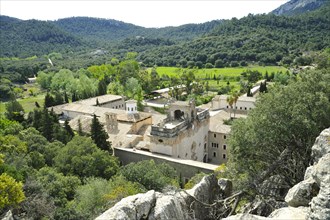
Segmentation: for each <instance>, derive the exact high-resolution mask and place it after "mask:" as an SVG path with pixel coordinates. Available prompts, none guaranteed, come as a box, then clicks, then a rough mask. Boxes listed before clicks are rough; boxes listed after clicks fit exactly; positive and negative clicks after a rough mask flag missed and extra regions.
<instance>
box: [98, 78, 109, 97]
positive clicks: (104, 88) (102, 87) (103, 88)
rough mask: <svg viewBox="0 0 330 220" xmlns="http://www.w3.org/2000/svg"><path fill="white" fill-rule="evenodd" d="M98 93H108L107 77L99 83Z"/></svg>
mask: <svg viewBox="0 0 330 220" xmlns="http://www.w3.org/2000/svg"><path fill="white" fill-rule="evenodd" d="M98 93H99V95H105V94H107V83H106V81H105V79H101V80H100V81H99V84H98Z"/></svg>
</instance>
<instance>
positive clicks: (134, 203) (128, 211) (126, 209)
mask: <svg viewBox="0 0 330 220" xmlns="http://www.w3.org/2000/svg"><path fill="white" fill-rule="evenodd" d="M155 202H156V195H155V191H154V190H151V191H148V192H147V193H144V194H142V193H140V194H137V195H134V196H128V197H126V198H124V199H122V200H121V201H120V202H118V203H117V204H116V205H115V206H114V207H112V208H111V209H109V210H107V211H106V212H104V213H103V214H102V215H100V216H99V217H97V218H96V220H110V219H113V220H130V219H141V218H146V217H147V216H148V215H149V211H150V209H151V207H153V206H154V205H155Z"/></svg>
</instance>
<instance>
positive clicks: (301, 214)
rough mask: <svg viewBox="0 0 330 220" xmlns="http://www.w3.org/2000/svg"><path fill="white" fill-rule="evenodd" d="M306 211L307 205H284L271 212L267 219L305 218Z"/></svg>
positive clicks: (302, 219)
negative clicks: (295, 206) (296, 206)
mask: <svg viewBox="0 0 330 220" xmlns="http://www.w3.org/2000/svg"><path fill="white" fill-rule="evenodd" d="M307 212H308V208H307V207H298V208H294V207H284V208H280V209H277V210H275V211H274V212H272V214H270V215H269V216H268V218H267V219H290V220H304V219H306V214H307Z"/></svg>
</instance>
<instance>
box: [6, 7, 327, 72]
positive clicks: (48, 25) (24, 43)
mask: <svg viewBox="0 0 330 220" xmlns="http://www.w3.org/2000/svg"><path fill="white" fill-rule="evenodd" d="M329 11H330V6H329V4H325V5H324V6H323V7H321V8H320V9H318V10H316V11H312V12H308V13H304V14H303V15H295V16H290V17H285V16H276V15H273V14H262V15H248V16H246V17H244V18H242V19H235V18H233V19H231V20H218V21H211V22H207V23H203V24H187V25H182V26H179V27H165V28H158V29H157V28H143V27H139V26H135V25H132V24H127V23H124V22H119V21H115V20H106V19H96V18H86V17H76V18H67V19H60V20H57V21H48V22H46V21H36V20H28V21H22V20H18V19H14V18H10V17H6V16H1V18H0V22H1V32H0V33H1V36H0V37H1V42H0V46H1V48H2V49H1V54H0V56H1V57H20V58H26V57H31V56H34V55H37V56H38V57H40V56H42V55H48V54H50V53H51V52H59V53H62V54H63V56H66V55H69V56H70V57H73V56H74V57H75V58H78V59H77V60H76V61H74V62H80V63H81V62H82V63H84V62H88V61H87V60H88V59H90V57H91V56H93V55H97V56H98V59H102V58H100V57H102V56H104V55H106V56H108V57H109V56H114V57H117V58H118V59H121V58H123V57H124V56H125V54H126V53H127V52H132V51H135V52H139V55H138V57H137V58H138V61H140V62H143V64H144V65H145V66H154V65H158V66H183V67H186V66H191V67H198V68H202V67H204V66H205V65H206V64H208V66H209V67H212V66H215V67H222V66H237V65H246V63H258V64H260V65H269V64H271V65H280V64H281V65H290V64H293V63H294V62H295V59H296V58H297V57H304V55H306V54H308V53H309V52H311V51H319V50H322V49H325V48H327V47H329V42H330V39H329V35H328V34H327V33H328V32H329V25H328V24H329V22H330V18H329V14H330V13H329ZM14 45H15V46H14ZM99 50H101V51H102V52H101V53H97V51H99ZM71 63H72V62H71ZM307 63H308V62H307ZM65 68H69V66H67V67H65Z"/></svg>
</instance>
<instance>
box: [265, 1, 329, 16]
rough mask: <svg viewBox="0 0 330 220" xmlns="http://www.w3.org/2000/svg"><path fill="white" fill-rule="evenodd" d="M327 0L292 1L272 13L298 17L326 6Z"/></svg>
mask: <svg viewBox="0 0 330 220" xmlns="http://www.w3.org/2000/svg"><path fill="white" fill-rule="evenodd" d="M326 2H327V0H291V1H288V2H287V3H285V4H283V5H281V6H280V7H278V8H277V9H275V10H274V11H272V12H271V13H273V14H275V15H297V14H301V13H304V12H308V11H314V10H316V9H318V8H320V7H321V6H322V5H324V4H326Z"/></svg>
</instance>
